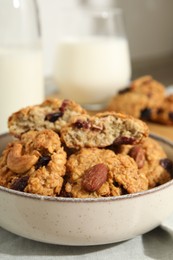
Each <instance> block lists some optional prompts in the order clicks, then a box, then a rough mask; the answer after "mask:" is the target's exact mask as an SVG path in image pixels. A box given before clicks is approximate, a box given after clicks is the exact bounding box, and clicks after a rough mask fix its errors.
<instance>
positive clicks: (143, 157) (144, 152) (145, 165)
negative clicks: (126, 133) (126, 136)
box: [119, 138, 173, 188]
mask: <svg viewBox="0 0 173 260" xmlns="http://www.w3.org/2000/svg"><path fill="white" fill-rule="evenodd" d="M119 152H120V153H121V154H128V155H130V156H131V157H132V158H133V159H134V160H135V161H136V162H137V165H138V167H139V171H140V172H141V173H143V174H145V176H146V177H147V179H148V182H149V188H153V187H155V186H158V185H160V184H163V183H165V182H167V181H169V180H170V179H171V177H172V176H171V175H172V174H173V172H172V171H173V164H172V162H171V161H170V160H169V159H168V158H167V155H166V153H165V151H164V150H163V148H162V147H161V145H160V144H159V143H158V142H157V141H155V140H153V139H151V138H147V139H146V140H145V141H144V142H143V143H142V144H140V145H138V146H131V145H127V146H125V145H123V146H121V147H120V150H119Z"/></svg>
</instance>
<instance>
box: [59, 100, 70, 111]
mask: <svg viewBox="0 0 173 260" xmlns="http://www.w3.org/2000/svg"><path fill="white" fill-rule="evenodd" d="M68 104H69V100H68V99H64V100H63V102H62V105H61V107H60V108H59V110H60V111H61V112H62V113H64V112H65V110H66V108H67V106H68Z"/></svg>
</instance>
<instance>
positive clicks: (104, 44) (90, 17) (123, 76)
mask: <svg viewBox="0 0 173 260" xmlns="http://www.w3.org/2000/svg"><path fill="white" fill-rule="evenodd" d="M59 22H60V23H61V27H62V28H61V30H60V32H61V35H60V37H59V39H58V42H57V49H56V55H55V70H54V79H55V82H56V85H57V87H58V89H59V92H60V95H61V96H62V97H63V98H70V99H73V100H74V101H76V102H78V103H80V104H81V105H83V106H84V107H85V108H87V109H90V110H99V109H103V108H105V107H106V105H107V104H108V102H109V100H110V98H111V97H112V96H113V95H115V93H116V92H118V91H119V90H120V89H121V88H123V87H125V86H126V85H127V84H128V83H129V81H130V77H131V63H130V54H129V47H128V41H127V37H126V35H125V32H124V26H123V17H122V11H121V10H120V9H115V10H105V11H103V10H101V11H92V10H76V11H70V12H68V11H67V12H66V13H63V16H62V18H61V19H59Z"/></svg>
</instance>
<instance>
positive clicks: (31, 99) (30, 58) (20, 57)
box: [0, 48, 44, 133]
mask: <svg viewBox="0 0 173 260" xmlns="http://www.w3.org/2000/svg"><path fill="white" fill-rule="evenodd" d="M42 64H43V62H42V53H41V49H39V48H33V49H32V48H0V113H1V115H0V116H1V123H0V132H1V133H4V132H7V131H8V129H7V120H8V117H9V116H10V115H11V114H12V113H13V112H15V111H17V110H19V109H21V108H23V107H25V106H28V105H34V104H37V103H39V102H42V101H43V98H44V93H43V68H42Z"/></svg>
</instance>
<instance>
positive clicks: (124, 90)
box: [118, 87, 130, 95]
mask: <svg viewBox="0 0 173 260" xmlns="http://www.w3.org/2000/svg"><path fill="white" fill-rule="evenodd" d="M127 92H130V88H129V87H127V88H124V89H122V90H120V91H119V92H118V94H120V95H121V94H124V93H127Z"/></svg>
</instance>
